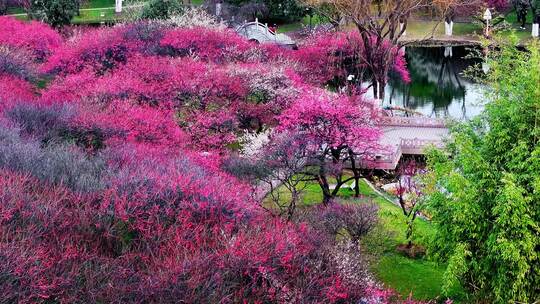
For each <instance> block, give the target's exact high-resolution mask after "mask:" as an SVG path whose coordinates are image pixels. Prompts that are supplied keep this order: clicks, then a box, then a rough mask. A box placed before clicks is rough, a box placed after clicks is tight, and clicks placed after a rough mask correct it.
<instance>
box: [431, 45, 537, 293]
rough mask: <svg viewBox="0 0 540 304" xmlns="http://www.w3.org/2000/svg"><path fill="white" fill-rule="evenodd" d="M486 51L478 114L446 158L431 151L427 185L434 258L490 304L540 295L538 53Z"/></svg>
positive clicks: (456, 135)
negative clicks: (487, 88) (484, 95)
mask: <svg viewBox="0 0 540 304" xmlns="http://www.w3.org/2000/svg"><path fill="white" fill-rule="evenodd" d="M528 50H529V51H528V52H519V51H517V50H516V49H515V47H514V44H511V45H510V44H508V45H505V46H502V49H501V50H500V51H496V52H492V53H491V54H492V58H491V59H489V60H488V61H489V62H488V64H489V65H490V66H491V72H490V74H489V75H488V82H489V83H490V84H491V85H492V87H493V92H492V93H491V94H490V95H489V96H488V97H489V100H490V102H489V103H488V104H487V105H486V110H485V112H484V113H483V115H482V116H481V117H480V118H478V119H476V120H474V121H472V122H471V123H468V124H466V125H461V126H458V127H456V128H455V129H454V130H453V132H452V133H453V139H452V143H451V144H450V145H449V152H450V154H451V157H450V158H449V157H448V156H447V155H445V154H443V153H441V152H432V154H431V156H430V158H429V167H430V170H431V173H429V174H430V175H431V176H430V177H429V178H427V179H426V181H428V187H427V189H426V193H427V194H428V199H429V201H428V207H429V211H430V213H431V214H432V216H433V223H434V224H435V225H436V226H437V228H438V229H437V234H436V235H435V237H434V240H433V244H432V252H434V254H435V256H436V257H439V258H442V259H443V260H448V261H449V265H448V269H447V272H446V278H447V287H449V286H450V285H451V284H452V283H454V282H457V281H459V282H460V283H462V285H463V286H465V287H466V288H467V289H469V290H470V291H471V292H473V293H474V294H476V295H477V296H478V297H479V298H481V299H485V301H486V302H489V303H531V302H534V301H536V300H538V295H540V209H539V208H538V206H539V204H540V144H539V141H540V85H539V84H540V48H539V45H538V43H535V44H532V45H529V47H528Z"/></svg>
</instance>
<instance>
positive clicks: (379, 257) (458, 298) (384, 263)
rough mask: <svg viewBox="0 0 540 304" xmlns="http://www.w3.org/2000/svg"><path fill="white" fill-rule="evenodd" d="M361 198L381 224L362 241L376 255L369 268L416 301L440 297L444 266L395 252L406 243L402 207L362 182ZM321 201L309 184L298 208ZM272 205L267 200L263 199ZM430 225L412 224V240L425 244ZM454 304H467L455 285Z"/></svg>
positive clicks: (342, 193)
mask: <svg viewBox="0 0 540 304" xmlns="http://www.w3.org/2000/svg"><path fill="white" fill-rule="evenodd" d="M280 191H282V192H281V193H282V195H284V197H283V199H286V198H287V192H286V190H285V189H280ZM360 192H361V194H362V198H361V199H359V203H362V202H366V201H373V202H375V203H376V204H377V205H378V206H379V208H380V209H379V216H380V225H379V227H378V228H377V229H375V230H374V231H373V232H372V233H370V234H369V235H368V236H367V237H366V238H365V239H364V240H363V250H364V251H366V253H367V254H369V255H371V256H373V257H375V262H374V263H373V264H372V271H373V272H374V274H375V275H376V276H377V278H378V279H379V280H381V281H382V282H383V283H384V284H386V285H387V286H388V287H390V288H392V289H395V290H396V291H398V292H399V293H400V294H401V295H402V296H404V297H407V296H408V295H409V294H410V293H412V294H413V298H414V299H417V300H428V299H436V298H442V297H441V293H442V291H441V287H442V285H443V274H444V271H445V267H444V265H438V264H436V263H434V262H431V261H428V260H426V259H424V258H418V259H411V258H408V257H406V256H403V255H402V254H400V253H398V252H397V251H396V247H397V246H398V245H400V244H403V243H405V229H406V223H405V220H404V217H403V215H402V213H401V209H400V208H399V207H397V206H396V205H394V204H393V203H391V202H390V201H389V200H388V199H386V198H385V197H383V196H381V195H379V194H377V193H376V192H374V191H373V190H372V189H371V187H370V186H369V185H368V184H366V183H365V182H361V183H360ZM353 194H354V193H353V191H352V190H350V189H348V188H347V189H341V190H340V193H339V196H340V197H342V198H350V197H352V196H353ZM321 201H322V193H321V190H320V188H319V185H318V184H316V183H308V184H307V185H306V189H305V192H304V193H303V196H302V205H301V206H299V208H309V207H310V206H314V205H317V204H319V203H320V202H321ZM265 203H266V205H267V207H271V203H270V200H267V201H266V202H265ZM434 232H435V231H434V228H433V226H431V224H430V223H429V222H428V221H426V220H423V219H418V220H417V221H416V225H415V232H414V236H413V239H414V243H415V244H418V245H423V246H425V245H426V243H427V240H428V238H430V237H431V236H432V235H433V233H434ZM450 297H451V298H453V299H455V303H461V302H463V303H466V301H465V295H464V291H463V289H462V288H461V287H459V286H458V287H455V288H454V289H453V290H451V292H450Z"/></svg>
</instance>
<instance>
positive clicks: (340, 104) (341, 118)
mask: <svg viewBox="0 0 540 304" xmlns="http://www.w3.org/2000/svg"><path fill="white" fill-rule="evenodd" d="M372 106H373V105H372V104H370V103H369V102H365V101H364V100H363V99H362V98H361V97H359V96H352V97H345V96H338V95H329V94H326V93H324V92H314V93H312V94H310V95H305V96H302V97H301V98H300V99H299V100H297V101H296V102H295V103H294V104H293V105H292V106H291V107H290V108H289V109H287V110H286V111H285V112H283V114H282V115H281V116H280V117H279V121H280V124H279V126H278V131H287V132H293V133H297V134H300V135H301V136H302V138H303V140H305V141H306V145H305V147H307V149H309V155H311V157H310V160H309V165H310V166H309V167H311V168H313V167H316V168H317V169H316V170H315V171H314V172H312V173H311V175H312V176H313V177H314V178H315V180H316V181H317V182H318V183H319V185H320V186H321V189H322V192H323V197H324V198H323V201H324V203H325V204H328V203H329V202H330V200H331V199H332V198H333V197H335V196H336V194H337V193H338V191H339V189H340V188H341V186H342V185H343V184H345V183H346V182H349V181H351V180H355V182H356V187H355V188H356V190H355V191H356V194H357V195H358V194H359V189H358V184H359V179H360V175H359V174H358V173H359V171H358V170H354V171H355V172H356V173H355V175H354V177H352V178H344V174H343V169H344V166H345V164H346V163H347V162H350V163H351V165H352V166H353V167H357V165H356V164H357V162H358V160H359V157H360V156H361V155H365V154H367V153H370V152H373V151H374V149H377V141H378V138H379V136H380V131H379V129H378V128H377V127H376V124H375V122H376V115H375V112H374V110H373V107H372ZM330 176H333V177H335V178H336V181H337V184H336V185H335V188H334V189H331V187H330V186H331V185H330V182H329V177H330Z"/></svg>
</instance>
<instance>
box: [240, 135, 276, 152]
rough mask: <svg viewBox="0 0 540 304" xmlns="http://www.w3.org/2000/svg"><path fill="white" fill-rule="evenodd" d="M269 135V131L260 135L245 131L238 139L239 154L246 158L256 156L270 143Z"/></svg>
mask: <svg viewBox="0 0 540 304" xmlns="http://www.w3.org/2000/svg"><path fill="white" fill-rule="evenodd" d="M270 133H271V131H270V130H266V131H263V132H260V133H254V132H248V131H246V132H245V133H244V135H243V136H242V137H241V138H240V142H241V143H242V149H241V151H240V152H241V154H242V155H243V156H246V157H249V156H254V155H256V154H258V153H259V152H260V151H261V150H262V148H263V147H264V146H265V145H266V144H267V143H268V142H269V141H270Z"/></svg>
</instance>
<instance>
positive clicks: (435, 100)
mask: <svg viewBox="0 0 540 304" xmlns="http://www.w3.org/2000/svg"><path fill="white" fill-rule="evenodd" d="M469 51H470V48H467V47H408V48H406V58H407V63H408V68H409V72H410V74H411V79H412V81H411V83H410V84H405V83H403V82H402V81H401V80H400V79H398V78H397V77H394V76H391V77H390V81H389V84H388V86H387V87H386V99H385V101H384V105H386V106H388V105H391V106H394V107H405V108H409V109H411V110H414V111H417V112H420V113H422V114H424V115H426V116H430V117H452V118H455V119H460V120H466V119H469V118H471V117H474V116H476V115H478V114H479V113H480V112H481V111H482V105H481V104H482V101H483V99H484V96H483V94H484V90H485V88H484V87H483V86H482V85H479V84H475V83H474V82H472V81H471V80H470V79H467V78H465V77H464V76H463V74H462V73H463V71H464V70H465V69H467V68H468V67H469V66H471V65H473V64H476V63H477V62H475V60H473V59H469V58H465V57H466V55H467V54H468V52H469Z"/></svg>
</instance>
